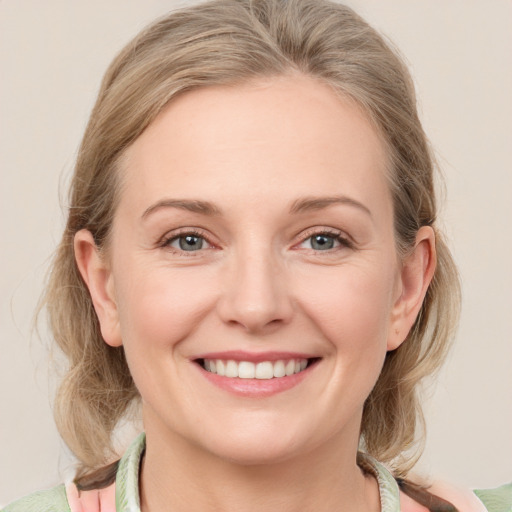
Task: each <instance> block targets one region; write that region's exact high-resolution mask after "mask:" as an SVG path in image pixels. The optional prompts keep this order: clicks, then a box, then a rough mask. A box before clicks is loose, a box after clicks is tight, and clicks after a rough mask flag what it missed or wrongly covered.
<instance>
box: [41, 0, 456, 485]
mask: <svg viewBox="0 0 512 512" xmlns="http://www.w3.org/2000/svg"><path fill="white" fill-rule="evenodd" d="M293 73H302V74H303V75H306V76H308V77H311V78H313V79H316V80H318V81H319V82H322V83H324V84H328V85H329V86H331V87H332V88H333V90H334V91H337V92H338V93H340V94H342V95H343V96H344V97H348V98H351V99H352V100H354V101H355V102H356V103H357V104H358V105H359V106H360V108H361V109H362V111H363V112H365V113H366V115H367V116H368V118H369V119H370V120H371V122H372V123H373V125H374V127H375V128H376V130H378V132H379V133H380V135H381V137H382V139H383V140H384V143H385V145H386V146H387V150H388V154H389V157H390V158H389V162H390V163H389V183H390V190H391V193H392V198H393V203H394V224H395V237H396V243H397V251H398V253H399V254H400V255H401V256H404V255H405V254H407V251H408V250H410V249H411V248H412V247H413V246H414V242H415V236H416V234H417V232H418V230H419V229H420V227H422V226H432V227H433V229H434V231H435V233H436V249H437V266H436V270H435V274H434V277H433V280H432V282H431V284H430V287H429V289H428V291H427V294H426V297H425V299H424V302H423V305H422V307H421V311H420V313H419V315H418V317H417V319H416V322H415V324H414V326H413V328H412V329H411V331H410V333H409V334H408V337H407V339H406V341H405V342H404V343H403V344H402V345H401V346H400V347H399V348H398V349H396V350H394V351H392V352H389V353H388V354H387V356H386V359H385V363H384V366H383V369H382V372H381V374H380V376H379V378H378V381H377V383H376V385H375V387H374V389H373V391H372V392H371V394H370V396H369V397H368V399H367V400H366V402H365V406H364V412H363V420H362V426H361V442H362V445H363V447H364V449H365V450H366V451H368V452H369V453H370V454H371V455H373V456H374V457H376V458H377V459H379V460H381V461H383V462H387V463H389V464H390V465H391V466H392V467H393V468H394V470H395V471H396V473H397V474H398V475H404V474H406V473H407V471H408V470H409V469H410V467H412V465H413V464H414V462H415V461H416V459H417V457H418V456H419V455H418V454H419V452H420V451H421V438H422V436H421V435H420V436H419V435H418V430H419V429H418V427H419V426H422V423H423V416H422V413H421V406H420V402H419V395H418V383H419V382H420V381H421V380H422V379H424V378H425V377H426V376H429V375H432V374H433V373H434V372H435V371H436V370H437V369H438V368H439V367H440V365H441V363H442V361H443V359H444V356H445V354H446V350H447V347H448V345H449V342H450V340H451V338H452V337H453V332H454V328H455V326H456V323H457V319H458V308H459V302H460V300H459V281H458V275H457V271H456V268H455V266H454V263H453V260H452V257H451V255H450V252H449V250H448V248H447V246H446V244H445V242H444V240H443V237H442V234H441V232H440V230H439V229H438V227H437V222H436V215H437V206H436V199H435V190H434V170H435V168H436V167H435V164H434V158H433V154H432V150H431V149H430V147H429V144H428V142H427V139H426V136H425V133H424V132H423V129H422V126H421V123H420V121H419V118H418V114H417V110H416V99H415V92H414V86H413V83H412V80H411V77H410V75H409V72H408V70H407V68H406V66H405V65H404V63H403V61H402V59H401V58H400V57H399V56H398V54H397V52H396V51H395V50H393V49H392V48H391V47H390V45H389V44H388V43H386V41H385V40H384V38H383V37H382V36H381V35H379V34H378V33H377V32H376V31H375V30H374V29H373V28H372V27H370V26H369V25H368V24H367V23H366V22H365V21H364V20H363V19H362V18H360V17H359V16H358V15H357V14H356V13H354V12H353V11H352V10H351V9H350V8H348V7H346V6H343V5H340V4H337V3H333V2H330V1H327V0H212V1H209V2H206V3H203V4H199V5H195V6H191V7H188V8H185V9H182V10H179V11H176V12H174V13H171V14H169V15H167V16H166V17H164V18H162V19H159V20H157V21H156V22H154V23H153V24H152V25H150V26H149V27H148V28H146V29H145V30H144V31H142V32H141V33H140V34H139V35H138V36H137V37H136V38H135V39H133V40H132V41H131V42H130V43H128V44H127V45H126V47H125V48H124V49H123V50H122V51H121V52H120V53H119V55H118V56H117V57H116V58H115V59H114V61H113V62H112V64H111V65H110V67H109V68H108V70H107V72H106V74H105V77H104V79H103V82H102V84H101V88H100V91H99V94H98V98H97V101H96V104H95V106H94V108H93V111H92V114H91V117H90V120H89V122H88V125H87V128H86V131H85V134H84V137H83V141H82V144H81V147H80V150H79V153H78V157H77V162H76V167H75V170H74V175H73V180H72V184H71V189H70V197H69V211H68V219H67V225H66V227H65V231H64V234H63V237H62V241H61V243H60V245H59V247H58V250H57V253H56V255H55V259H54V261H53V266H52V271H51V273H50V278H49V283H48V287H47V292H46V295H45V301H44V303H45V305H46V307H47V311H48V314H49V321H50V328H51V330H52V332H53V335H54V338H55V341H56V343H57V344H58V346H59V347H60V348H61V349H62V351H63V352H64V354H65V355H66V356H67V359H68V362H69V367H68V369H67V373H66V375H65V376H64V378H63V380H62V383H61V385H60V388H59V390H58V392H57V396H56V399H55V418H56V422H57V426H58V428H59V431H60V433H61V435H62V437H63V439H64V440H65V442H66V443H67V445H68V446H69V448H70V449H71V450H72V451H73V452H74V454H75V455H76V457H77V458H78V460H79V461H80V464H81V470H80V472H81V474H85V473H88V472H89V473H90V472H91V471H93V470H95V469H97V468H99V467H101V466H103V465H105V464H106V463H108V462H111V461H112V460H113V459H114V458H115V457H116V454H115V452H114V449H113V441H112V439H113V434H114V432H115V429H116V425H118V423H119V421H120V420H121V419H122V418H123V417H124V416H125V415H126V413H127V411H128V410H129V407H130V405H131V404H133V403H137V398H138V397H139V394H138V391H137V389H136V387H135V384H134V382H133V380H132V377H131V375H130V372H129V369H128V366H127V362H126V359H125V354H124V350H123V348H122V347H111V346H109V345H107V344H106V343H105V342H104V341H103V339H102V336H101V332H100V328H99V323H98V318H97V316H96V313H95V311H94V307H93V304H92V301H91V297H90V295H89V292H88V289H87V286H86V285H85V283H84V281H83V280H82V278H81V276H80V273H79V271H78V268H77V265H76V262H75V257H74V250H73V240H74V236H75V234H76V233H77V232H78V231H79V230H81V229H88V230H89V231H90V232H91V233H92V235H93V237H94V240H95V242H96V244H97V246H98V247H99V248H100V249H102V248H104V247H105V246H106V244H107V243H108V240H109V233H110V231H111V228H112V219H113V217H114V214H115V211H116V206H117V204H118V200H119V180H120V167H121V165H120V161H121V158H122V156H123V154H124V151H125V150H126V148H128V147H129V146H130V144H132V143H133V142H134V141H135V140H136V139H137V138H138V137H139V136H140V135H141V134H142V132H143V131H144V130H145V129H146V128H147V127H148V126H149V125H150V124H151V122H152V121H153V120H154V119H155V117H156V116H157V115H158V114H159V113H160V112H161V111H162V109H164V107H165V106H166V105H168V104H169V102H170V101H172V100H173V99H174V98H176V97H178V96H179V95H180V94H182V93H184V92H186V91H191V90H194V89H197V88H201V87H208V86H213V85H235V86H236V85H237V84H242V83H247V82H250V81H251V80H255V79H258V78H272V77H276V76H283V75H289V74H293ZM111 467H114V466H111Z"/></svg>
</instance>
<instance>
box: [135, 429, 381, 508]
mask: <svg viewBox="0 0 512 512" xmlns="http://www.w3.org/2000/svg"><path fill="white" fill-rule="evenodd" d="M146 435H147V440H148V441H147V448H146V455H145V458H144V461H143V464H142V469H141V509H142V512H163V511H168V510H173V512H185V511H187V512H196V511H197V512H199V511H201V512H206V511H217V510H222V511H225V512H230V511H235V510H236V511H237V512H260V511H261V510H272V509H278V510H280V512H298V511H301V512H309V511H311V512H313V511H314V512H327V511H329V512H332V511H333V510H335V511H336V512H343V511H350V512H357V511H365V512H373V511H375V512H377V511H379V510H380V501H379V495H378V486H377V483H376V482H375V480H374V479H373V477H369V476H365V475H364V474H363V473H362V471H361V470H360V469H359V468H358V466H357V464H356V455H357V443H355V446H354V447H351V449H350V450H347V449H344V448H346V447H344V446H343V443H340V440H338V439H333V440H332V443H328V445H324V446H322V447H318V448H316V449H314V450H312V451H311V452H310V453H306V454H301V455H298V456H295V457H292V458H290V459H287V460H285V461H279V462H273V463H267V464H256V465H246V464H238V463H236V462H233V461H230V460H225V459H222V458H220V457H218V456H216V455H214V454H211V453H209V452H205V451H204V450H202V449H201V448H200V447H197V446H196V445H194V444H192V443H190V442H189V441H188V440H186V439H184V438H182V437H181V436H178V435H171V436H170V437H169V435H168V434H167V435H166V436H165V439H164V438H162V437H161V436H159V434H158V432H155V431H151V430H148V429H146ZM353 444H354V443H353Z"/></svg>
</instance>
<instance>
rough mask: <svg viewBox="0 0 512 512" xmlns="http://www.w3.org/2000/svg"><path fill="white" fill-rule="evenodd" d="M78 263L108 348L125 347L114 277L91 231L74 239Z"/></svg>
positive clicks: (82, 233)
mask: <svg viewBox="0 0 512 512" xmlns="http://www.w3.org/2000/svg"><path fill="white" fill-rule="evenodd" d="M74 249H75V260H76V264H77V266H78V270H79V271H80V275H81V276H82V279H83V280H84V282H85V284H86V285H87V288H88V289H89V293H90V295H91V299H92V302H93V305H94V309H95V311H96V315H98V320H99V322H100V327H101V334H102V336H103V339H104V340H105V342H106V343H107V344H108V345H111V346H113V347H118V346H120V345H122V340H121V333H120V328H119V315H118V309H117V303H116V300H115V293H114V286H113V276H112V272H111V270H110V268H109V267H108V265H107V262H106V261H105V258H104V257H103V256H102V255H101V253H100V251H99V249H98V247H97V245H96V243H95V241H94V238H93V236H92V234H91V232H90V231H88V230H86V229H82V230H80V231H78V232H77V233H76V235H75V238H74Z"/></svg>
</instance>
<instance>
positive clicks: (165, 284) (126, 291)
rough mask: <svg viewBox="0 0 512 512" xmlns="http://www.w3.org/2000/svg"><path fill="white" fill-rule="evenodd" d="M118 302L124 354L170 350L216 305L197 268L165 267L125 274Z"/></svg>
mask: <svg viewBox="0 0 512 512" xmlns="http://www.w3.org/2000/svg"><path fill="white" fill-rule="evenodd" d="M124 275H125V276H130V278H129V279H126V278H125V279H124V280H121V281H120V282H119V297H120V298H121V300H120V302H119V303H118V308H119V318H120V324H121V333H122V337H123V344H124V345H125V349H126V350H127V351H130V350H133V349H136V347H139V348H141V346H143V347H144V350H147V351H151V350H158V349H159V348H163V347H165V348H167V349H168V348H169V347H170V346H171V347H172V346H174V345H176V344H177V343H179V341H181V340H182V339H184V338H185V337H186V336H187V335H188V334H189V333H190V332H191V331H192V330H194V328H195V327H196V326H197V325H198V324H199V323H200V321H201V318H202V317H203V316H204V315H205V314H207V312H208V311H209V310H210V308H211V305H212V303H214V302H215V299H216V298H215V293H214V290H215V288H213V287H212V286H206V285H205V283H206V282H208V277H207V276H205V275H204V272H201V271H198V269H179V270H176V269H168V268H165V267H162V268H156V269H150V268H148V269H146V270H142V271H141V270H140V267H139V270H138V271H136V269H135V266H134V268H133V269H132V271H128V272H124Z"/></svg>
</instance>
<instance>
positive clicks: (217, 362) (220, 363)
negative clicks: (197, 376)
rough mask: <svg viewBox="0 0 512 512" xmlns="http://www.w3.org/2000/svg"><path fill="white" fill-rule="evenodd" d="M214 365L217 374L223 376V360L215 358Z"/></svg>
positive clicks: (224, 372)
mask: <svg viewBox="0 0 512 512" xmlns="http://www.w3.org/2000/svg"><path fill="white" fill-rule="evenodd" d="M215 367H216V368H217V375H222V376H223V377H224V376H225V375H226V365H225V364H224V361H221V360H220V359H216V360H215Z"/></svg>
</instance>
